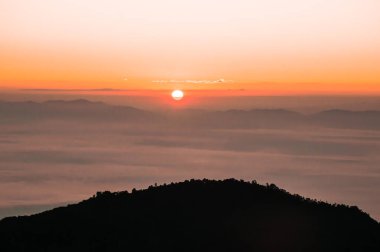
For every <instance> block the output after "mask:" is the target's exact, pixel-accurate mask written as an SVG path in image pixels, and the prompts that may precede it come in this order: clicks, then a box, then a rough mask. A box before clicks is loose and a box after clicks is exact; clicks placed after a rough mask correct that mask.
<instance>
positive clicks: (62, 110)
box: [0, 99, 380, 130]
mask: <svg viewBox="0 0 380 252" xmlns="http://www.w3.org/2000/svg"><path fill="white" fill-rule="evenodd" d="M59 119H64V120H80V121H97V120H101V121H104V122H110V123H111V122H119V121H125V122H129V123H139V122H145V123H151V124H154V123H159V124H168V125H171V126H181V127H188V126H191V127H201V128H209V127H211V128H232V129H235V128H236V129H238V128H245V129H247V128H294V127H296V128H297V127H310V126H321V127H331V128H348V129H350V128H352V129H370V130H380V111H347V110H339V109H332V110H327V111H322V112H319V113H315V114H310V115H305V114H301V113H297V112H294V111H289V110H284V109H252V110H236V109H234V110H226V111H207V110H178V111H172V112H168V113H163V112H151V111H145V110H142V109H137V108H134V107H129V106H114V105H108V104H106V103H103V102H92V101H88V100H85V99H78V100H72V101H63V100H52V101H47V102H43V103H37V102H1V101H0V123H2V122H3V123H4V122H20V121H21V122H22V121H24V122H26V121H39V120H59Z"/></svg>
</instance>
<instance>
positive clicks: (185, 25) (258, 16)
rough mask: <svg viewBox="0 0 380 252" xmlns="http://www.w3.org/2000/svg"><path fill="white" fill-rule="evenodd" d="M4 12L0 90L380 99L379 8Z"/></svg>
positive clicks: (373, 1) (206, 0) (66, 0)
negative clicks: (236, 93)
mask: <svg viewBox="0 0 380 252" xmlns="http://www.w3.org/2000/svg"><path fill="white" fill-rule="evenodd" d="M0 9H1V10H2V11H1V15H0V87H8V88H63V89H64V88H123V89H172V88H182V89H207V90H209V89H223V90H229V89H247V90H254V91H257V92H261V93H265V94H302V93H306V94H318V93H334V94H336V93H350V94H356V93H357V94H375V93H376V94H380V15H379V13H380V1H378V0H308V1H305V0H267V1H255V0H235V1H222V0H219V1H216V0H214V1H211V0H188V1H187V0H186V1H179V0H151V1H148V0H139V1H126V0H107V1H106V0H81V1H77V0H60V1H58V0H28V1H25V0H12V1H5V0H0ZM219 79H224V80H225V81H216V80H219ZM157 80H159V81H160V82H157ZM197 81H198V83H195V82H197Z"/></svg>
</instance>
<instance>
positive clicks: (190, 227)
mask: <svg viewBox="0 0 380 252" xmlns="http://www.w3.org/2000/svg"><path fill="white" fill-rule="evenodd" d="M0 250H1V251H380V225H379V223H377V222H376V221H375V220H373V219H371V218H370V217H369V216H368V215H367V214H366V213H363V212H362V211H361V210H359V209H358V208H357V207H348V206H344V205H330V204H327V203H324V202H319V201H313V200H310V199H305V198H303V197H301V196H298V195H291V194H289V193H287V192H286V191H284V190H281V189H279V188H277V187H276V186H275V185H273V184H272V185H266V186H263V185H259V184H257V183H256V182H252V183H247V182H243V181H237V180H233V179H229V180H224V181H210V180H191V181H185V182H182V183H175V184H173V183H172V184H170V185H162V186H151V187H149V188H148V189H146V190H132V193H128V192H127V191H125V192H117V193H111V192H99V193H97V194H96V195H95V196H94V197H92V198H90V199H88V200H85V201H82V202H81V203H79V204H75V205H69V206H67V207H61V208H57V209H53V210H51V211H47V212H44V213H40V214H37V215H33V216H30V217H12V218H6V219H3V220H2V221H0Z"/></svg>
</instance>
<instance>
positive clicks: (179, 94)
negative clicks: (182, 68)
mask: <svg viewBox="0 0 380 252" xmlns="http://www.w3.org/2000/svg"><path fill="white" fill-rule="evenodd" d="M184 95H185V94H184V93H183V91H182V90H179V89H176V90H173V92H172V98H173V99H174V100H176V101H179V100H182V98H183V96H184Z"/></svg>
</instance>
